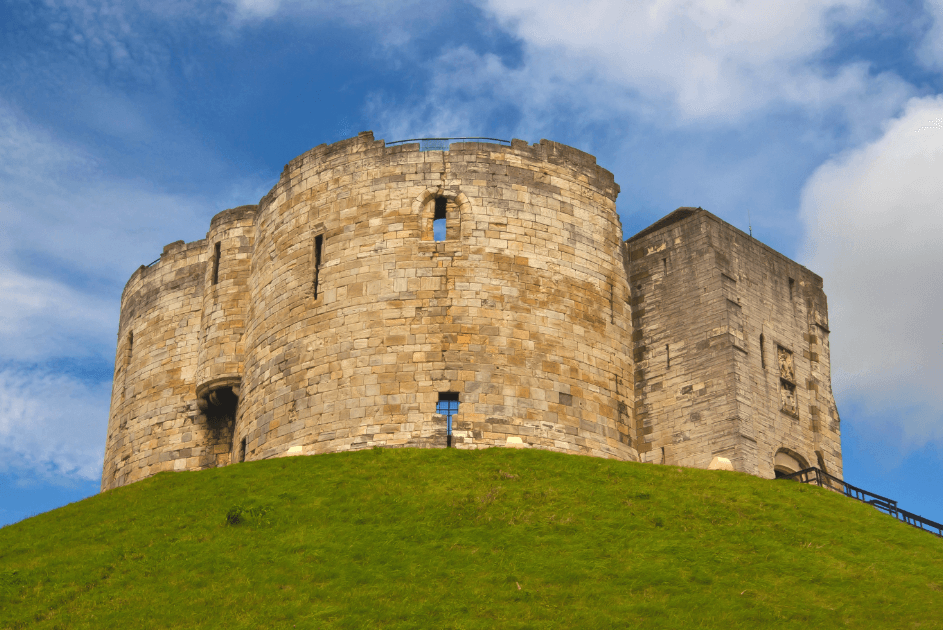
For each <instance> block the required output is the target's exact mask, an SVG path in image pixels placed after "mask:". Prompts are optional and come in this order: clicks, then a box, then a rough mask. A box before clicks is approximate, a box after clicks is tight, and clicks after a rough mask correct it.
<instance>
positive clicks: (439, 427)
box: [102, 132, 841, 489]
mask: <svg viewBox="0 0 943 630" xmlns="http://www.w3.org/2000/svg"><path fill="white" fill-rule="evenodd" d="M618 192H619V187H618V185H617V184H615V182H614V181H613V177H612V174H611V173H609V172H608V171H606V170H605V169H602V168H600V167H599V166H597V165H596V161H595V158H593V157H592V156H591V155H588V154H586V153H583V152H581V151H578V150H576V149H573V148H570V147H567V146H564V145H561V144H558V143H555V142H549V141H546V140H543V141H541V142H540V143H539V144H535V145H528V144H527V143H525V142H523V141H520V140H514V141H512V143H511V146H504V145H500V144H489V143H477V142H466V143H454V144H452V145H451V147H450V148H449V150H447V151H420V150H419V146H418V145H415V144H412V145H400V146H394V147H387V146H385V144H384V142H383V141H375V140H374V139H373V136H372V134H371V133H369V132H366V133H362V134H360V135H359V136H357V137H356V138H351V139H349V140H345V141H343V142H338V143H336V144H333V145H329V146H325V145H321V146H319V147H316V148H314V149H312V150H311V151H309V152H307V153H305V154H304V155H302V156H300V157H298V158H296V159H295V160H293V161H292V162H291V163H289V164H288V165H286V167H285V171H284V172H283V173H282V176H281V178H280V180H279V182H278V184H277V185H276V186H275V188H273V189H272V191H271V192H270V193H269V194H268V195H266V196H265V197H264V198H263V199H262V200H261V201H260V202H259V204H258V205H257V206H242V207H240V208H235V209H232V210H227V211H225V212H221V213H220V214H218V215H216V217H214V218H213V221H212V222H211V225H210V231H209V232H208V233H207V237H206V238H205V239H204V240H201V241H196V242H193V243H184V242H182V241H178V242H177V243H172V244H170V245H168V246H167V247H165V248H164V252H163V254H162V255H161V258H160V260H159V261H158V262H157V263H155V264H154V265H152V266H150V267H141V268H140V269H138V271H136V272H135V273H134V275H133V276H132V277H131V280H130V281H129V282H128V285H127V287H126V288H125V291H124V294H123V295H122V302H121V320H120V325H119V333H118V350H117V359H116V366H115V380H114V388H113V393H112V404H111V415H110V418H109V428H108V443H107V448H106V454H105V465H104V471H103V474H102V488H103V489H108V488H112V487H116V486H120V485H123V484H125V483H129V482H132V481H135V480H137V479H141V478H143V477H146V476H148V475H152V474H154V473H156V472H159V471H162V470H198V469H202V468H208V467H214V466H221V465H226V464H228V463H230V462H233V461H242V460H253V459H263V458H269V457H278V456H282V455H288V454H316V453H326V452H335V451H342V450H352V449H360V448H369V447H372V446H388V447H392V446H414V447H426V448H440V447H442V448H444V447H446V445H447V437H446V433H447V430H446V417H445V416H444V415H438V414H437V413H436V404H437V401H438V400H439V399H440V395H442V396H443V398H448V397H457V399H458V401H459V403H458V404H459V407H458V413H457V415H455V416H454V417H453V435H452V438H451V445H452V446H454V447H456V448H483V447H490V446H519V447H525V448H526V447H530V448H542V449H549V450H556V451H563V452H571V453H583V454H588V455H595V456H600V457H611V458H617V459H623V460H632V461H650V462H659V463H669V464H678V465H686V466H699V467H705V466H707V465H708V463H709V462H710V461H711V460H712V458H713V457H715V456H720V457H727V458H728V459H730V460H731V461H732V462H733V463H734V466H735V467H736V469H737V470H742V471H745V472H750V473H753V474H758V475H761V476H766V477H772V476H773V475H774V466H776V467H777V470H781V471H785V470H791V469H794V468H796V467H797V466H800V465H803V464H813V463H815V464H822V465H824V466H826V468H827V469H828V470H829V472H832V473H833V474H838V475H840V474H841V447H840V438H839V428H838V414H837V411H836V410H835V404H834V400H833V399H832V396H831V389H830V377H829V365H828V323H827V315H826V306H825V296H824V294H823V293H822V282H821V279H820V278H818V276H815V275H814V274H812V273H811V272H809V271H808V270H806V269H804V268H802V267H801V266H799V265H797V264H796V263H794V262H792V261H790V260H788V259H786V258H785V257H783V256H781V255H780V254H777V253H776V252H774V251H772V250H770V249H769V248H767V247H765V246H764V245H762V244H760V243H758V242H757V241H755V240H753V239H751V238H750V237H748V236H746V235H744V234H743V233H741V232H739V231H738V230H736V229H735V228H733V227H731V226H729V225H727V224H725V223H723V222H722V221H720V220H719V219H717V218H716V217H714V216H713V215H711V214H709V213H707V212H705V211H703V210H700V209H680V210H678V211H676V212H674V213H672V214H671V215H669V216H668V217H666V218H665V219H663V220H662V221H660V222H658V223H656V224H655V225H653V226H652V227H650V228H648V229H647V230H645V231H643V232H641V233H640V234H638V235H636V236H635V237H633V238H631V239H629V240H628V241H626V242H622V239H621V234H622V227H621V224H620V222H619V217H618V215H617V213H616V207H615V200H616V196H617V195H618ZM437 208H438V210H437ZM437 213H438V214H437ZM442 215H444V216H445V218H446V235H445V239H444V240H439V241H437V240H435V238H434V235H433V223H434V219H435V218H437V216H438V217H441V216H442ZM761 335H762V339H763V350H762V353H761V350H760V336H761ZM781 364H782V367H781ZM790 370H791V371H790Z"/></svg>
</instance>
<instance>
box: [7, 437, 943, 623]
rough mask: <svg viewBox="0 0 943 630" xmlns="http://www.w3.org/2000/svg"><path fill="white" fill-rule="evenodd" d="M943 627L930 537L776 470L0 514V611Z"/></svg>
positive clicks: (536, 456) (557, 466)
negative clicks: (14, 516)
mask: <svg viewBox="0 0 943 630" xmlns="http://www.w3.org/2000/svg"><path fill="white" fill-rule="evenodd" d="M34 627H36V628H69V629H75V628H186V629H192V628H226V629H227V630H233V629H237V628H296V627H297V628H357V629H360V628H610V627H613V628H614V627H619V628H647V629H650V628H723V629H724V630H729V629H731V628H764V627H769V628H836V627H848V628H943V540H941V539H939V538H936V537H934V536H931V535H929V534H926V533H923V532H920V531H917V530H915V529H913V528H911V527H908V526H907V525H904V524H902V523H900V522H898V521H896V520H894V519H892V518H891V517H889V516H886V515H884V514H881V513H879V512H878V511H877V510H875V509H873V508H871V507H869V506H866V505H864V504H861V503H858V502H856V501H852V500H850V499H847V498H845V497H842V496H840V495H837V494H835V493H831V492H828V491H826V490H823V489H820V488H817V487H810V486H803V485H800V484H798V483H794V482H786V481H769V480H764V479H758V478H755V477H751V476H748V475H744V474H739V473H730V472H722V471H706V470H694V469H681V468H675V467H666V466H653V465H646V464H633V463H624V462H616V461H609V460H601V459H595V458H588V457H580V456H574V455H562V454H557V453H549V452H544V451H531V450H511V449H489V450H483V451H457V450H411V449H399V450H391V449H387V450H378V449H377V450H372V451H361V452H356V453H342V454H335V455H320V456H314V457H293V458H283V459H276V460H267V461H261V462H252V463H245V464H239V465H235V466H230V467H227V468H220V469H215V470H208V471H204V472H198V473H163V474H160V475H157V476H155V477H152V478H150V479H146V480H144V481H141V482H138V483H135V484H132V485H130V486H127V487H124V488H119V489H117V490H113V491H110V492H107V493H105V494H101V495H98V496H95V497H91V498H89V499H86V500H84V501H81V502H78V503H74V504H72V505H68V506H66V507H63V508H60V509H58V510H54V511H52V512H48V513H45V514H41V515H39V516H36V517H33V518H30V519H27V520H25V521H22V522H20V523H16V524H14V525H10V526H7V527H4V528H3V529H0V628H34Z"/></svg>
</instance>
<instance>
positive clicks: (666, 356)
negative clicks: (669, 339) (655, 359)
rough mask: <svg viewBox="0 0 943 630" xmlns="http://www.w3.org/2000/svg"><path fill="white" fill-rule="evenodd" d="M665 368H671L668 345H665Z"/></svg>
mask: <svg viewBox="0 0 943 630" xmlns="http://www.w3.org/2000/svg"><path fill="white" fill-rule="evenodd" d="M665 367H669V368H670V367H671V351H670V350H669V348H668V344H665Z"/></svg>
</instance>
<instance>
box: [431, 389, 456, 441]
mask: <svg viewBox="0 0 943 630" xmlns="http://www.w3.org/2000/svg"><path fill="white" fill-rule="evenodd" d="M435 412H436V413H437V414H439V415H442V416H445V421H446V422H445V427H446V445H447V446H448V447H449V448H451V447H452V416H454V415H455V414H457V413H458V392H439V402H437V403H436V405H435Z"/></svg>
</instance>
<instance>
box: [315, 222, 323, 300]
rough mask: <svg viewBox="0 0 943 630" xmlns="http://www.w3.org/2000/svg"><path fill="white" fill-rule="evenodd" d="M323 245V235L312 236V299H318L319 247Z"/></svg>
mask: <svg viewBox="0 0 943 630" xmlns="http://www.w3.org/2000/svg"><path fill="white" fill-rule="evenodd" d="M323 246H324V235H323V234H318V235H317V236H315V237H314V299H318V276H319V275H320V274H321V249H322V247H323Z"/></svg>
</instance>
